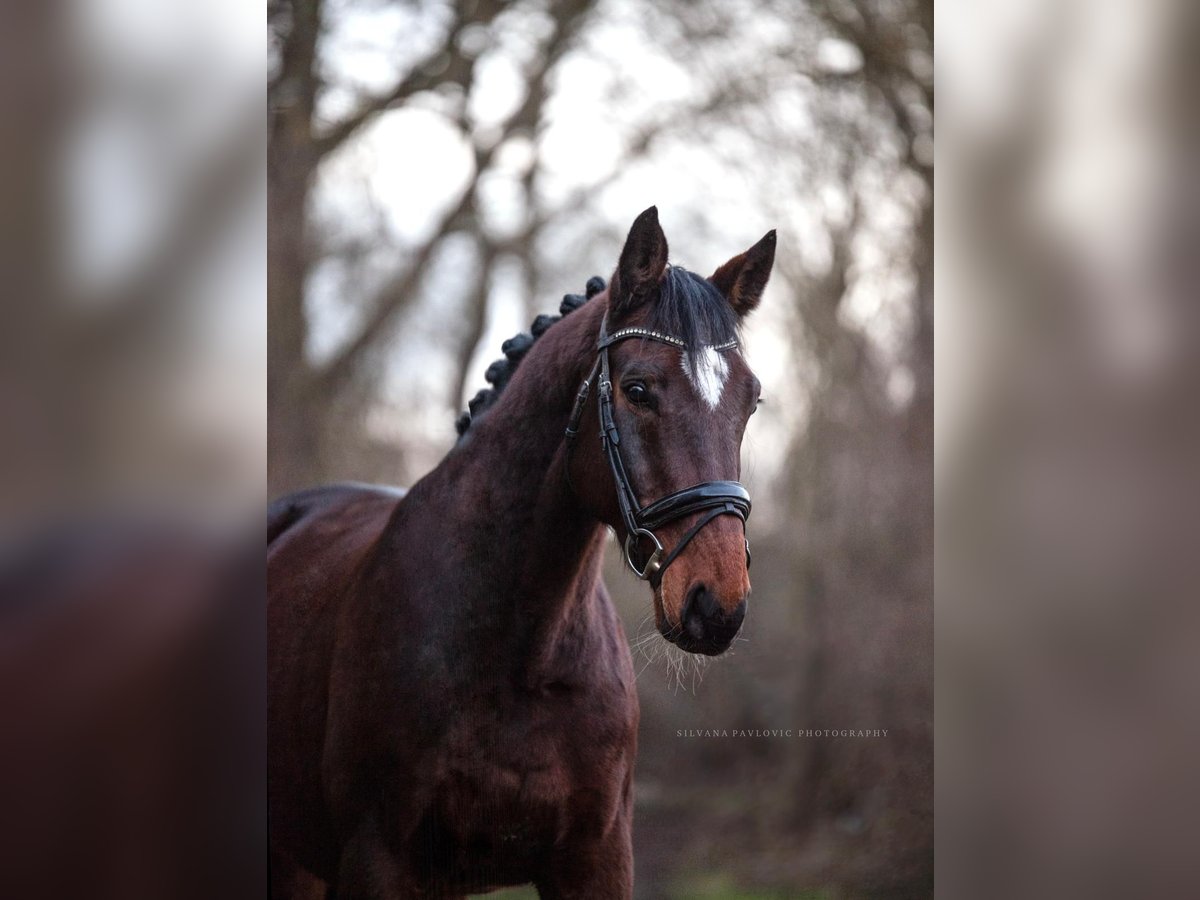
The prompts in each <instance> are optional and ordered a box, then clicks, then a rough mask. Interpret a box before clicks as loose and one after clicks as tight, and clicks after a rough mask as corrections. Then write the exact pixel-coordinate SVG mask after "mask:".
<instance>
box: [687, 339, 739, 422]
mask: <svg viewBox="0 0 1200 900" xmlns="http://www.w3.org/2000/svg"><path fill="white" fill-rule="evenodd" d="M688 356H689V354H687V353H684V354H683V373H684V374H685V375H687V377H688V381H690V382H691V383H692V387H694V388H695V389H696V393H697V394H699V395H700V398H701V399H702V400H703V401H704V402H705V403H707V404H708V408H709V409H716V408H717V404H718V403H720V402H721V392H722V391H724V390H725V379H726V378H727V377H729V364H728V363H727V362H725V357H723V356H722V355H721V354H720V353H718V352H717V351H716V350H714V349H713V348H712V347H705V348H704V349H703V350H701V351H700V353H699V357H698V358H697V360H696V372H695V374H693V373H692V367H691V365H689V363H690V360H689V359H688Z"/></svg>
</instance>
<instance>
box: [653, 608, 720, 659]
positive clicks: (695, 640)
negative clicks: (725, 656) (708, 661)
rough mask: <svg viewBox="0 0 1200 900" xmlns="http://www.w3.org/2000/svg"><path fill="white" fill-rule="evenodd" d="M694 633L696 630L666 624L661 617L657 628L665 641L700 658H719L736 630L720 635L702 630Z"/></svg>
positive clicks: (664, 617)
mask: <svg viewBox="0 0 1200 900" xmlns="http://www.w3.org/2000/svg"><path fill="white" fill-rule="evenodd" d="M696 631H697V629H689V628H686V627H684V626H683V625H681V624H670V623H668V622H667V619H666V616H663V618H662V621H661V622H660V623H659V626H658V633H659V634H661V635H662V636H663V638H664V639H665V640H667V641H668V642H670V643H672V644H674V645H675V646H676V647H678V648H679V649H680V650H684V651H686V652H687V653H696V654H699V655H701V656H720V655H721V654H722V653H724V652H725V651H726V650H728V649H729V645H730V644H732V643H733V639H734V638H735V637H737V632H738V629H734V630H732V631H730V632H728V633H722V634H710V633H708V632H706V631H704V630H699V631H700V633H696Z"/></svg>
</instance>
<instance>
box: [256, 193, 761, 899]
mask: <svg viewBox="0 0 1200 900" xmlns="http://www.w3.org/2000/svg"><path fill="white" fill-rule="evenodd" d="M774 255H775V234H774V232H771V233H769V234H767V235H766V236H765V237H764V238H763V239H762V240H760V241H759V242H758V243H757V244H755V245H754V246H753V247H751V248H750V249H749V250H748V251H746V252H745V253H743V254H740V255H739V256H736V257H734V258H733V259H731V260H730V261H729V262H728V263H726V264H725V265H723V266H721V267H720V268H719V269H717V270H716V272H715V273H713V275H712V276H711V277H709V278H703V277H700V276H698V275H695V274H693V273H691V272H688V271H686V270H684V269H682V268H679V267H677V266H671V265H668V263H667V242H666V238H665V236H664V234H663V231H662V228H661V227H660V226H659V222H658V213H657V210H656V209H655V208H653V207H651V208H650V209H648V210H646V211H645V212H644V213H642V214H641V215H640V216H639V217H638V218H637V220H636V221H635V222H634V223H633V227H632V228H631V230H630V232H629V236H628V238H627V240H626V243H625V246H624V249H623V250H622V252H621V256H620V260H619V263H618V265H617V268H616V271H615V273H614V275H613V277H612V279H611V283H610V284H609V285H608V287H607V288H605V286H604V283H603V281H602V280H601V279H592V281H590V282H589V284H588V299H587V300H586V302H585V301H584V298H582V297H579V296H568V297H567V298H566V299H565V300H564V303H563V306H562V308H561V312H562V313H563V315H562V317H561V319H558V318H553V317H546V316H540V317H539V318H538V320H537V321H536V322H535V323H534V329H533V332H534V333H533V335H532V336H529V335H525V336H520V337H518V338H516V339H513V340H512V341H509V342H506V344H505V353H506V359H505V360H503V361H501V362H499V363H497V364H493V366H492V367H491V368H490V369H489V370H488V375H487V377H488V380H489V381H490V382H491V383H492V384H493V387H492V388H491V389H489V390H485V391H481V392H480V394H478V395H477V396H476V397H475V399H474V400H472V402H471V410H470V412H469V413H466V414H464V416H463V417H462V418H461V419H460V420H459V432H460V437H459V440H458V442H457V444H456V445H455V447H454V448H453V449H452V450H451V451H450V452H449V453H448V454H447V456H446V457H445V459H443V460H442V462H441V463H440V464H439V465H438V466H437V467H436V468H434V469H433V471H431V472H430V473H429V474H428V475H426V476H425V477H424V478H422V479H421V480H420V481H418V482H417V483H416V484H415V485H413V487H412V489H411V490H410V491H409V492H408V493H407V494H403V493H400V492H396V491H392V490H386V489H381V488H373V487H366V486H359V485H339V486H332V487H323V488H316V489H313V490H308V491H304V492H301V493H298V494H293V495H290V496H286V497H283V498H281V499H279V500H277V501H276V502H275V503H274V504H273V505H272V507H271V510H270V514H269V523H268V593H269V601H268V627H269V692H270V693H269V739H270V760H269V765H270V769H269V779H270V831H271V845H272V853H271V890H272V894H273V896H277V897H285V896H300V895H303V892H304V891H305V890H309V889H312V888H313V887H314V886H316V888H317V890H318V891H319V890H320V889H321V886H320V882H324V883H325V885H327V886H328V896H335V895H336V897H337V898H339V900H348V898H384V897H388V898H407V897H460V896H463V895H466V894H470V893H478V892H484V891H488V890H491V889H494V888H498V887H501V886H506V885H516V884H526V883H532V884H534V885H536V887H537V889H538V891H539V894H540V895H541V896H542V897H545V898H587V900H604V898H628V897H630V896H631V892H632V883H633V854H632V846H631V834H632V814H633V797H632V787H633V767H634V757H635V753H636V746H637V725H638V701H637V694H636V690H635V683H634V672H633V667H632V661H631V658H630V652H629V647H628V643H627V641H626V638H625V632H624V629H623V627H622V624H621V621H620V619H619V618H618V616H617V613H616V610H615V609H614V607H613V604H612V602H611V601H610V599H609V596H608V593H607V592H606V590H605V587H604V584H603V582H602V580H601V577H600V565H601V559H602V556H603V552H604V543H605V531H606V527H610V528H612V529H613V530H614V531H615V532H616V534H617V536H618V539H619V540H620V541H621V543H622V545H623V547H624V550H625V554H626V557H627V561H628V563H629V565H630V567H631V568H632V569H633V571H634V572H635V573H636V574H638V576H639V577H642V578H644V579H645V580H646V581H647V582H648V584H649V585H650V587H651V593H652V598H653V605H654V616H655V621H656V623H657V625H658V628H659V631H660V632H661V633H662V634H663V636H664V637H665V638H666V639H667V640H669V641H671V642H673V643H675V644H677V645H678V646H680V647H681V648H683V649H685V650H688V651H691V652H697V653H705V654H718V653H721V652H723V651H724V650H725V649H726V648H727V647H728V646H729V644H730V643H731V642H732V640H733V638H734V636H735V635H736V633H737V631H738V629H739V628H740V626H741V622H742V618H743V616H744V614H745V608H746V601H747V597H748V595H749V592H750V581H749V574H748V569H749V545H748V544H747V542H746V537H745V519H746V517H747V515H748V514H749V511H750V503H749V497H748V495H747V494H746V492H745V490H744V488H742V486H741V485H740V484H738V483H737V478H738V475H739V473H740V446H741V441H742V435H743V433H744V430H745V427H746V423H747V421H748V419H749V417H750V415H751V414H752V413H753V412H754V409H755V406H756V404H757V402H758V395H759V383H758V380H757V379H756V378H755V377H754V375H753V373H752V372H751V371H750V369H749V367H748V366H747V364H746V362H745V360H744V359H743V357H742V355H741V352H740V350H739V348H738V331H739V326H740V324H741V322H742V320H743V319H744V318H745V316H747V315H748V314H749V313H750V312H751V311H752V310H753V309H754V308H755V307H756V306H757V305H758V303H759V300H760V298H761V296H762V292H763V289H764V287H765V286H766V282H767V278H768V276H769V274H770V270H771V266H772V263H773V261H774ZM568 313H569V314H568ZM535 338H536V339H535ZM518 363H520V364H519V365H517V364H518Z"/></svg>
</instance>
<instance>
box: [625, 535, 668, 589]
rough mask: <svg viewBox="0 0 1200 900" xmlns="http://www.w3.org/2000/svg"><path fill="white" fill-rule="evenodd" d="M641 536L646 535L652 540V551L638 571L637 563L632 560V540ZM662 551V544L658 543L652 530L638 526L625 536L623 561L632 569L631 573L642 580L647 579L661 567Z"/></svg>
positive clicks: (639, 538)
mask: <svg viewBox="0 0 1200 900" xmlns="http://www.w3.org/2000/svg"><path fill="white" fill-rule="evenodd" d="M642 537H648V538H650V540H652V541H654V552H653V553H651V554H650V558H649V559H648V560H646V565H645V566H643V567H642V570H641V571H640V572H639V571H638V567H637V564H636V563H635V562H634V561H633V542H634V541H635V540H641V538H642ZM662 552H663V545H662V544H660V543H659V541H658V538H656V537H655V536H654V532H652V531H647V530H646V529H645V528H638V529H636V530H635V531H634V532H633V533H632V534H629V535H626V536H625V562H627V563H629V568H630V569H632V570H633V574H634V575H636V576H637V577H638V578H640V579H641V580H642V581H649V580H650V579H651V578H653V577H654V574H655V573H656V572H657V571H658V570H659V569H660V568H661V562H660V561H661V560H662Z"/></svg>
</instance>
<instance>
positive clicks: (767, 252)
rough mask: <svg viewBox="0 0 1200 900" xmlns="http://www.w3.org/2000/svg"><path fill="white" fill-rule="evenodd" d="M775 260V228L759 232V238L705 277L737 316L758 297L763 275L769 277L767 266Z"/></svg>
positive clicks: (746, 312)
mask: <svg viewBox="0 0 1200 900" xmlns="http://www.w3.org/2000/svg"><path fill="white" fill-rule="evenodd" d="M774 264H775V230H774V229H772V230H770V231H768V232H767V233H766V234H765V235H763V237H762V240H760V241H759V242H758V243H757V244H755V245H754V246H753V247H751V248H750V249H749V250H747V251H746V252H745V253H739V254H738V255H737V256H735V257H734V258H733V259H731V260H730V261H729V262H727V263H725V265H723V266H721V268H719V269H717V271H715V272H713V273H712V275H710V276H709V279H708V280H709V281H711V282H712V283H713V284H715V285H716V286H717V290H718V291H720V292H721V293H722V294H724V295H725V299H726V300H728V301H729V305H730V306H732V307H733V309H734V312H736V313H737V314H738V315H739V316H746V315H749V314H750V312H752V311H753V310H754V308H755V307H756V306H758V301H760V300H761V299H762V294H763V289H764V288H765V287H766V286H767V279H768V278H770V277H771V266H773V265H774Z"/></svg>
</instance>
